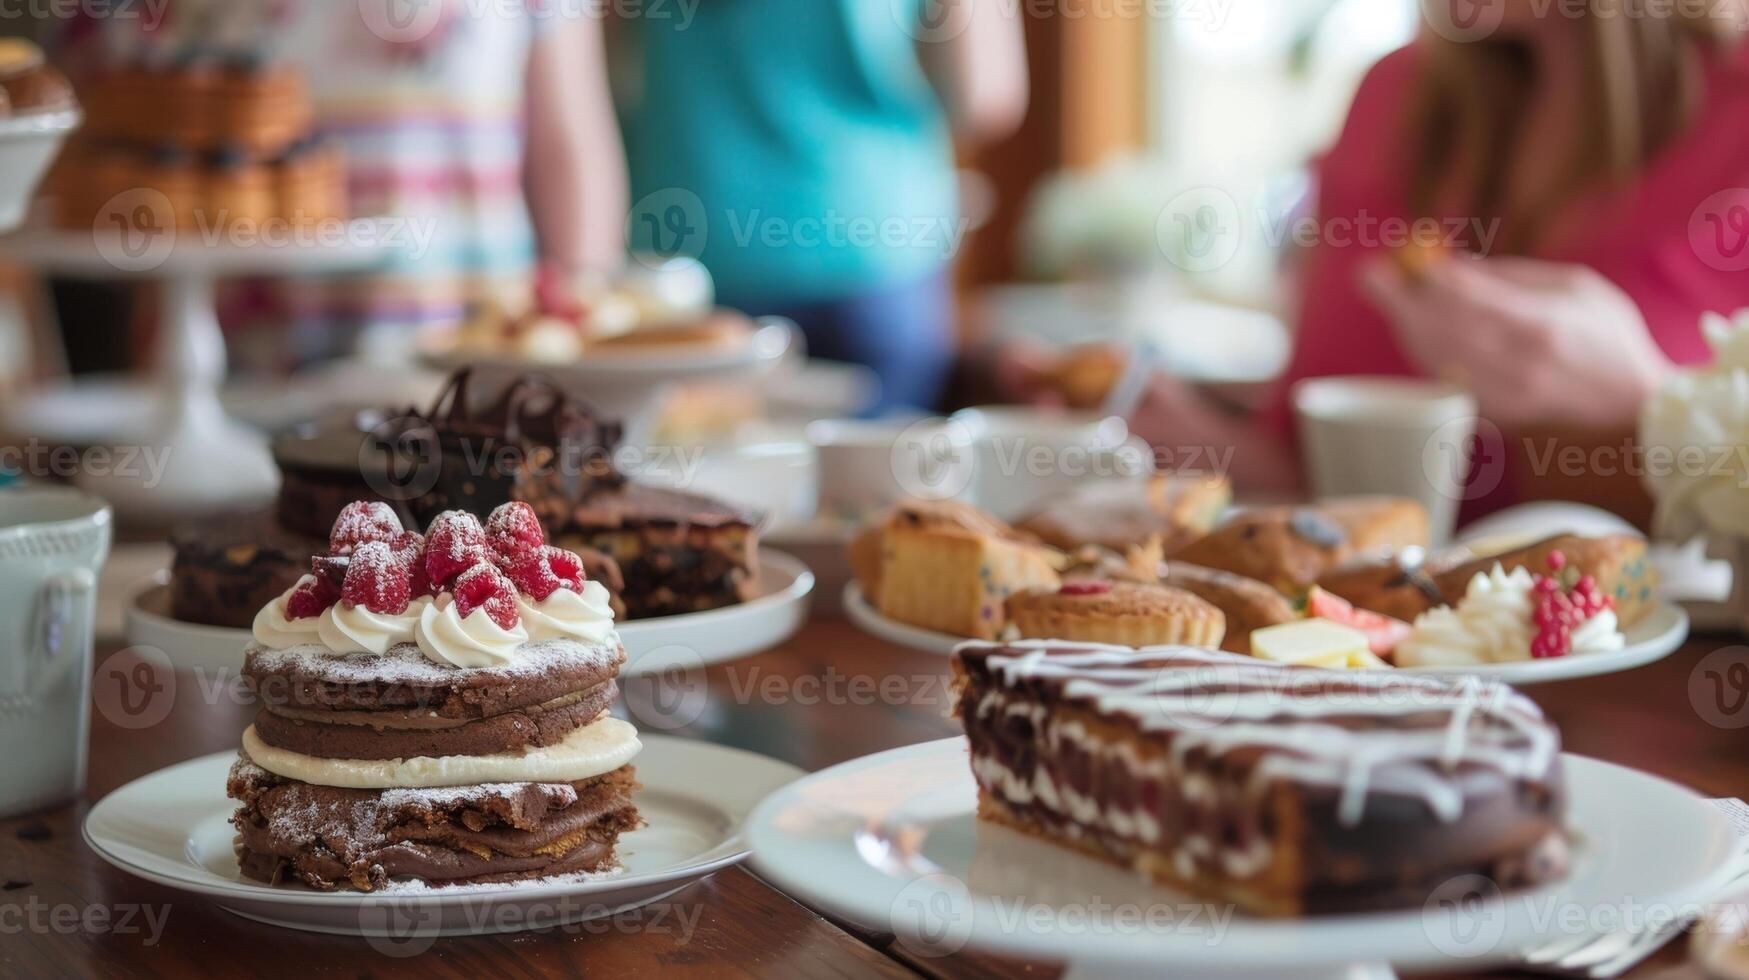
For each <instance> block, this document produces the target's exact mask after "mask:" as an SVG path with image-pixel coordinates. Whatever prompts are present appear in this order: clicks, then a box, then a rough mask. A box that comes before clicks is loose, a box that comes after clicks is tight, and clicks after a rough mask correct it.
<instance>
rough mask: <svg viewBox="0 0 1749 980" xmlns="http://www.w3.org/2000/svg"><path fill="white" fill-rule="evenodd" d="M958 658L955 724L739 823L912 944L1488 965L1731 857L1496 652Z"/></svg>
mask: <svg viewBox="0 0 1749 980" xmlns="http://www.w3.org/2000/svg"><path fill="white" fill-rule="evenodd" d="M952 667H953V674H954V682H953V683H954V696H955V714H956V715H957V716H958V717H959V719H960V720H961V722H962V723H963V724H964V726H965V737H963V738H954V739H947V740H943V741H938V742H929V743H924V744H920V745H913V746H908V747H905V748H900V749H895V750H892V751H889V752H884V753H880V754H877V755H873V756H868V757H865V758H862V759H857V760H853V761H850V762H847V763H844V764H841V765H838V766H835V767H832V768H830V769H826V770H823V771H821V772H818V773H814V774H812V775H810V776H808V777H805V778H804V779H802V780H799V781H798V782H796V783H793V784H791V785H789V786H787V787H785V788H783V789H781V790H779V791H778V792H777V793H775V794H774V795H773V796H772V797H771V798H770V799H768V800H766V801H765V802H764V803H762V804H760V806H759V807H758V808H757V809H756V810H755V811H754V814H753V816H752V818H751V820H750V821H749V824H748V830H747V834H748V839H749V842H750V844H751V846H752V848H753V858H752V860H753V863H754V866H755V867H756V868H757V869H758V870H759V872H760V874H761V875H762V876H763V877H765V878H766V879H767V880H769V881H771V882H772V883H773V884H775V885H777V886H778V887H779V888H781V889H783V890H784V891H786V892H788V893H790V894H793V895H796V896H798V897H799V898H801V899H802V900H803V901H806V902H807V903H808V904H810V905H818V906H820V907H823V908H826V909H829V910H831V911H832V912H834V913H836V914H838V915H841V916H843V917H845V918H847V919H849V920H850V921H853V922H855V923H857V924H859V925H860V926H862V927H865V928H868V929H871V930H873V931H877V932H892V933H895V934H897V935H899V936H900V937H901V938H902V939H904V940H905V941H906V942H907V943H910V944H916V945H918V946H919V947H920V948H921V949H922V950H923V951H924V952H925V953H926V954H930V955H949V954H952V953H956V952H959V951H960V950H962V949H979V950H985V951H990V952H994V953H999V954H1003V955H1009V956H1016V957H1023V958H1034V957H1037V958H1047V959H1050V960H1053V961H1061V960H1068V961H1069V962H1071V963H1073V964H1074V965H1075V966H1076V967H1078V968H1088V969H1101V968H1102V969H1103V970H1105V971H1110V972H1112V973H1115V972H1116V971H1117V970H1119V969H1126V968H1127V969H1137V968H1144V967H1145V968H1147V969H1149V970H1157V969H1158V966H1159V964H1160V963H1163V962H1169V963H1171V964H1172V967H1173V971H1174V973H1175V974H1179V973H1184V974H1185V975H1190V976H1201V975H1204V974H1215V973H1218V972H1221V971H1243V973H1244V975H1247V976H1275V975H1280V976H1292V977H1302V978H1303V977H1308V976H1321V975H1325V974H1328V975H1333V976H1334V975H1349V976H1351V975H1354V974H1352V973H1346V972H1343V971H1342V970H1341V969H1338V968H1340V967H1346V966H1348V965H1350V964H1367V963H1380V962H1389V963H1393V964H1396V965H1398V966H1402V967H1440V966H1443V967H1448V968H1449V967H1450V966H1451V965H1452V964H1453V963H1454V962H1461V963H1462V964H1463V965H1464V966H1465V967H1466V968H1472V969H1474V968H1481V967H1484V966H1487V965H1489V964H1491V963H1496V962H1502V961H1506V960H1509V959H1511V958H1513V957H1514V956H1516V955H1518V954H1520V953H1522V952H1523V951H1525V950H1526V949H1528V948H1530V947H1532V946H1534V945H1536V944H1538V943H1546V942H1548V941H1550V940H1551V939H1554V938H1558V935H1557V934H1555V933H1553V932H1552V930H1555V929H1558V928H1560V927H1559V926H1558V925H1552V924H1551V923H1552V922H1558V916H1557V917H1556V918H1553V919H1552V918H1551V915H1553V914H1554V913H1555V912H1556V911H1557V910H1558V909H1561V908H1574V909H1587V910H1596V909H1600V908H1606V909H1621V908H1628V907H1634V908H1648V907H1668V908H1676V907H1679V906H1680V905H1681V904H1682V903H1684V902H1688V901H1693V900H1696V899H1697V898H1699V897H1701V896H1704V895H1705V894H1707V892H1708V889H1710V888H1712V887H1714V886H1715V882H1717V881H1719V880H1721V879H1722V878H1723V877H1728V875H1729V874H1730V873H1731V869H1730V868H1729V863H1728V862H1727V861H1726V860H1725V859H1726V857H1727V856H1728V855H1729V854H1730V853H1732V852H1733V850H1734V848H1735V847H1736V844H1735V843H1734V840H1735V835H1734V832H1733V831H1732V829H1731V828H1730V826H1729V822H1728V819H1727V818H1726V817H1725V815H1723V814H1721V813H1719V812H1717V811H1716V810H1715V809H1714V808H1713V807H1711V806H1710V805H1709V804H1708V803H1707V802H1706V801H1705V800H1703V799H1702V798H1700V797H1699V796H1698V795H1696V794H1694V793H1693V792H1691V791H1689V790H1687V789H1684V788H1682V787H1680V786H1677V785H1675V784H1672V783H1668V782H1665V781H1663V780H1661V779H1658V778H1655V777H1653V776H1649V775H1646V774H1643V773H1639V772H1635V771H1633V770H1630V769H1626V768H1623V767H1620V766H1615V765H1611V764H1609V763H1605V762H1600V761H1597V760H1593V759H1587V758H1583V757H1578V756H1574V755H1571V754H1563V753H1562V752H1561V750H1560V735H1559V732H1558V731H1557V730H1556V729H1555V727H1554V725H1552V724H1551V723H1550V722H1549V721H1548V720H1547V719H1546V718H1544V716H1543V715H1542V713H1541V711H1540V710H1539V709H1538V708H1537V706H1536V705H1535V704H1534V703H1533V702H1532V701H1530V700H1529V699H1528V698H1526V697H1525V696H1524V695H1522V694H1519V693H1517V692H1515V691H1513V690H1512V689H1511V688H1508V687H1506V686H1504V685H1502V684H1499V683H1498V682H1494V681H1491V680H1483V679H1479V678H1474V677H1466V678H1461V679H1456V680H1449V679H1444V678H1436V677H1422V676H1413V675H1410V674H1407V673H1404V672H1400V671H1351V670H1328V669H1323V668H1291V667H1286V666H1283V665H1280V664H1272V663H1266V662H1263V661H1259V660H1257V659H1255V658H1251V657H1246V656H1243V655H1239V654H1233V653H1228V652H1225V651H1214V650H1204V649H1198V648H1193V647H1184V646H1156V647H1145V648H1141V649H1133V648H1129V647H1122V646H1112V645H1103V644H1094V643H1072V642H1065V641H1015V642H1013V643H1006V644H1005V643H988V642H981V641H968V642H966V643H964V644H962V645H961V646H960V648H959V650H958V651H957V652H956V653H955V654H954V657H953V660H952ZM1654 836H1655V837H1656V838H1657V839H1658V840H1660V841H1668V842H1670V846H1669V847H1668V848H1661V849H1659V850H1658V851H1657V852H1656V853H1653V852H1652V851H1651V850H1648V849H1647V848H1646V847H1644V846H1643V845H1644V842H1645V841H1646V840H1647V839H1649V838H1651V837H1654ZM1186 971H1188V972H1186ZM1093 975H1103V973H1101V972H1095V973H1094V974H1093Z"/></svg>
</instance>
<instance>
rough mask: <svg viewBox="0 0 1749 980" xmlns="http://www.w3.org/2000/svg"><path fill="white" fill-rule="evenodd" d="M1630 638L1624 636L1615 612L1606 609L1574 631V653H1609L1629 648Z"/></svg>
mask: <svg viewBox="0 0 1749 980" xmlns="http://www.w3.org/2000/svg"><path fill="white" fill-rule="evenodd" d="M1627 643H1628V638H1627V637H1625V636H1623V635H1622V632H1621V624H1619V623H1618V622H1616V618H1615V610H1613V609H1604V610H1601V611H1599V612H1598V613H1597V615H1595V616H1592V617H1591V618H1590V619H1587V620H1586V621H1585V622H1583V623H1580V624H1579V628H1578V629H1576V630H1574V631H1573V651H1572V652H1573V653H1575V654H1580V653H1608V652H1610V651H1612V650H1620V649H1621V648H1622V647H1625V646H1627Z"/></svg>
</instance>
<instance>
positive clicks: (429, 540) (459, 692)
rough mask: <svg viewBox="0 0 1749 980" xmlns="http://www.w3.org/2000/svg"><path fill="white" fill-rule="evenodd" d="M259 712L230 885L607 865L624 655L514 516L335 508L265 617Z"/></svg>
mask: <svg viewBox="0 0 1749 980" xmlns="http://www.w3.org/2000/svg"><path fill="white" fill-rule="evenodd" d="M253 629H254V635H255V642H254V643H252V644H251V645H250V646H249V648H248V651H247V653H246V655H245V665H244V673H245V676H247V677H248V679H249V681H250V683H251V685H252V687H253V689H254V690H255V692H256V694H257V696H258V699H259V701H260V702H261V705H262V707H261V710H260V712H259V714H258V715H257V716H256V719H255V723H254V724H253V725H252V726H250V727H249V729H248V730H247V731H245V732H244V733H243V747H242V752H241V753H240V754H239V757H238V760H237V763H236V764H235V765H234V766H233V767H232V769H231V774H230V779H229V783H228V787H227V788H228V791H229V793H230V795H231V796H232V797H233V798H234V799H236V800H238V801H239V803H240V804H241V805H240V807H239V808H238V810H237V812H236V815H235V816H234V817H233V818H232V820H233V823H234V824H235V825H236V827H237V832H238V859H239V863H240V866H241V868H242V870H243V873H244V874H245V875H247V876H249V877H251V878H256V879H259V880H262V881H267V882H271V883H275V884H278V883H281V882H298V883H301V884H304V885H306V886H309V887H312V888H317V889H323V890H331V889H337V888H352V889H357V890H361V891H372V890H377V889H380V888H383V887H385V886H388V885H390V884H391V883H392V882H394V881H396V880H398V879H416V880H419V881H423V882H425V883H427V884H433V885H441V884H453V883H460V882H503V881H510V880H515V879H521V878H538V877H547V876H551V875H557V874H568V873H573V872H597V871H606V870H611V869H613V868H615V867H616V866H617V857H616V852H615V846H616V842H617V840H618V838H619V835H620V834H621V833H622V832H624V831H626V830H630V829H633V828H635V827H637V826H638V825H639V819H638V814H637V809H636V807H635V806H634V805H633V802H632V792H633V790H634V789H635V788H636V782H635V778H634V774H633V770H632V768H631V766H630V764H629V763H630V761H631V759H632V757H633V756H634V755H635V754H636V753H637V751H638V739H637V733H636V731H635V730H634V729H633V728H632V726H631V725H629V724H628V723H626V722H624V721H621V720H619V719H616V718H613V717H611V716H610V715H609V714H608V709H609V708H610V707H611V706H612V704H613V702H614V700H615V699H616V697H617V696H618V686H617V683H616V681H615V677H616V676H617V674H618V672H619V668H620V665H621V664H622V663H623V662H624V660H625V651H624V649H623V647H621V645H620V643H619V640H618V637H617V635H616V634H615V632H614V629H613V616H612V612H611V611H610V609H609V605H608V597H607V592H606V589H605V588H603V587H602V585H601V584H600V583H598V582H594V581H590V580H588V579H586V578H585V577H584V573H583V567H582V561H581V559H579V558H578V557H577V556H576V555H573V554H570V553H569V552H565V551H563V550H560V549H558V548H554V547H551V546H549V545H547V544H546V540H545V536H544V533H543V532H542V531H541V529H540V526H539V524H538V522H537V521H536V520H535V518H534V513H533V511H532V510H531V509H530V508H528V507H527V506H526V505H522V504H516V503H512V504H507V505H505V506H503V507H500V508H499V509H498V510H496V511H494V512H493V514H492V516H491V518H490V520H488V521H487V522H486V524H484V525H481V523H480V522H479V521H478V520H476V519H475V518H473V517H472V516H471V515H469V514H467V513H465V512H460V511H451V512H446V513H443V514H440V515H438V517H437V519H436V520H435V521H433V523H432V527H431V529H430V533H429V535H425V536H421V535H419V534H417V533H413V532H409V531H404V530H402V527H401V524H400V521H399V519H398V518H397V517H396V516H395V514H394V512H393V510H392V509H391V508H389V507H388V506H387V505H385V504H382V503H363V502H361V503H358V504H355V505H352V506H349V507H347V508H345V509H344V510H343V511H342V513H341V515H340V518H339V520H338V521H337V522H336V524H335V526H334V529H333V533H332V535H331V538H330V540H329V542H328V545H327V549H326V553H325V554H323V555H321V556H318V557H317V558H315V559H314V560H313V561H312V563H311V571H310V573H309V574H307V575H305V576H303V577H302V578H301V579H300V580H299V581H298V582H297V584H296V585H295V586H293V587H292V588H291V589H290V590H288V591H287V592H286V593H285V594H284V595H282V596H279V597H277V598H275V599H274V600H273V601H271V602H270V603H268V604H266V605H265V606H263V607H262V609H261V610H260V612H259V613H258V614H257V615H256V617H255V621H254V627H253Z"/></svg>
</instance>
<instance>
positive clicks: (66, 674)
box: [0, 487, 110, 817]
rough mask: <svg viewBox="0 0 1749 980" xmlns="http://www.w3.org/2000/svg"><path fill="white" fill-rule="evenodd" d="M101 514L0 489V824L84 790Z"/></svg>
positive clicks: (79, 503)
mask: <svg viewBox="0 0 1749 980" xmlns="http://www.w3.org/2000/svg"><path fill="white" fill-rule="evenodd" d="M109 536H110V510H109V505H108V504H106V503H104V502H103V501H102V500H100V499H98V498H96V497H93V496H91V495H89V494H86V493H83V492H80V491H77V490H71V489H64V488H59V487H54V488H46V487H45V488H29V489H26V488H10V489H5V490H0V745H4V746H8V747H10V748H12V749H21V748H22V747H24V746H29V751H14V752H13V753H12V755H11V757H10V759H9V760H8V762H7V764H6V765H4V766H0V817H7V816H12V815H14V814H18V813H24V812H27V811H30V810H38V809H42V808H44V807H49V806H56V805H59V804H62V803H67V802H69V801H71V800H73V799H74V798H76V797H77V796H78V795H79V794H80V793H82V792H84V789H85V747H86V738H87V732H88V729H89V726H88V724H87V722H88V720H89V717H90V704H91V698H90V690H91V669H92V667H91V646H92V639H93V637H92V633H93V619H94V618H95V616H96V612H97V571H98V569H99V568H101V567H102V565H103V561H104V559H105V558H106V557H107V556H108V554H109Z"/></svg>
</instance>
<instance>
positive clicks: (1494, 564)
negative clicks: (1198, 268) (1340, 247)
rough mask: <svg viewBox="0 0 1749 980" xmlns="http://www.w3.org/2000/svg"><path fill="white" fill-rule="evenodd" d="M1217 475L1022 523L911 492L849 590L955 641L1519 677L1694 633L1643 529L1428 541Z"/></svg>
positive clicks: (1622, 660)
mask: <svg viewBox="0 0 1749 980" xmlns="http://www.w3.org/2000/svg"><path fill="white" fill-rule="evenodd" d="M1224 491H1225V488H1224V484H1222V483H1220V482H1219V481H1218V480H1216V481H1211V480H1210V479H1209V478H1206V477H1192V476H1169V475H1156V476H1154V477H1152V478H1151V479H1149V480H1147V481H1139V482H1135V483H1132V484H1128V485H1123V486H1114V485H1109V484H1108V485H1103V486H1100V487H1099V488H1098V489H1097V490H1093V489H1090V490H1088V491H1086V492H1084V493H1081V494H1077V495H1074V496H1072V498H1071V499H1069V500H1066V501H1063V502H1058V503H1055V504H1052V505H1050V506H1048V507H1047V508H1046V510H1045V511H1044V512H1041V514H1039V515H1035V516H1033V517H1031V518H1028V519H1027V520H1024V521H1022V522H1020V523H1019V524H1018V525H1015V526H1010V525H1007V524H1005V523H1002V522H1000V521H997V520H995V519H994V518H992V517H990V516H989V515H987V514H983V513H981V512H980V511H978V510H977V509H976V508H973V507H971V506H969V505H966V504H962V503H957V502H920V501H907V502H904V503H901V504H900V505H899V506H897V507H895V508H894V509H893V510H892V511H891V512H890V513H889V514H887V515H884V516H883V517H882V518H881V519H879V520H878V521H877V522H875V523H874V524H873V525H871V526H870V527H868V528H866V529H865V530H864V531H863V532H862V533H861V534H860V535H859V536H858V537H857V538H856V540H855V541H854V542H853V543H852V545H851V563H852V567H853V569H854V570H855V572H856V581H855V582H853V583H851V584H850V585H849V586H847V587H846V591H845V607H846V610H847V611H848V613H849V615H850V616H851V618H852V619H853V621H855V622H856V623H857V624H858V625H859V626H861V627H862V628H863V629H865V630H867V631H869V632H871V633H874V634H875V635H878V636H881V637H883V638H885V639H888V640H890V641H892V642H895V643H899V644H903V645H906V646H910V647H915V648H918V649H923V650H928V651H932V652H936V653H940V654H942V655H947V654H949V653H951V652H952V651H953V649H954V647H955V646H956V645H957V644H958V643H960V642H962V641H964V640H967V639H975V640H999V639H1016V638H1018V639H1059V640H1075V641H1087V642H1097V643H1115V644H1120V645H1125V646H1133V647H1139V646H1146V645H1150V644H1159V643H1182V644H1187V645H1192V646H1202V647H1207V648H1211V649H1215V648H1218V649H1223V650H1227V651H1229V652H1233V653H1241V654H1247V655H1251V656H1254V657H1258V658H1262V659H1266V660H1271V661H1275V662H1279V663H1284V664H1291V665H1300V666H1317V667H1343V668H1356V669H1359V668H1376V669H1395V670H1398V671H1401V672H1406V673H1417V674H1429V675H1439V676H1464V675H1477V676H1485V677H1491V678H1495V679H1499V680H1506V681H1510V682H1513V683H1519V684H1528V683H1538V682H1544V681H1556V680H1565V679H1570V678H1576V677H1585V676H1590V675H1594V674H1602V673H1611V672H1614V671H1619V670H1627V669H1631V668H1633V667H1638V666H1642V665H1644V664H1646V663H1650V662H1652V661H1654V660H1657V659H1659V658H1661V657H1664V656H1667V655H1669V654H1670V653H1671V652H1672V651H1674V650H1675V649H1676V648H1677V647H1679V646H1680V645H1681V644H1682V641H1683V640H1684V639H1686V638H1687V635H1688V620H1687V616H1686V615H1685V614H1684V613H1683V612H1682V610H1681V609H1679V608H1678V607H1676V606H1675V605H1674V604H1672V603H1669V602H1665V601H1663V600H1661V599H1660V598H1659V597H1658V594H1657V576H1656V571H1655V569H1654V568H1653V566H1652V564H1651V563H1650V562H1649V561H1648V560H1647V557H1646V543H1645V541H1644V540H1643V539H1642V538H1640V537H1638V536H1636V535H1632V534H1604V535H1595V536H1581V535H1575V534H1556V535H1552V536H1549V537H1545V538H1542V539H1540V540H1534V541H1529V542H1521V543H1519V544H1517V545H1514V546H1512V547H1510V548H1504V549H1500V548H1496V549H1491V550H1489V551H1480V550H1473V549H1472V548H1467V547H1451V548H1444V549H1432V548H1429V547H1428V526H1427V515H1426V513H1425V511H1423V510H1422V508H1421V507H1420V506H1419V505H1418V504H1416V503H1415V502H1414V501H1410V500H1403V499H1397V498H1386V497H1353V498H1342V499H1334V500H1327V501H1320V502H1318V503H1314V504H1306V505H1300V506H1279V507H1260V508H1249V509H1243V510H1238V511H1235V512H1232V513H1231V514H1229V515H1228V516H1226V517H1225V518H1224V519H1216V517H1215V514H1217V513H1218V512H1219V510H1220V506H1219V505H1213V506H1211V505H1210V501H1219V503H1220V504H1224V503H1225V499H1224ZM1126 494H1127V499H1125V496H1124V495H1126ZM1186 500H1190V501H1200V502H1201V503H1200V504H1199V505H1196V506H1186V505H1185V501H1186ZM1101 515H1117V516H1115V517H1113V519H1112V520H1109V521H1101V520H1100V519H1099V518H1100V516H1101Z"/></svg>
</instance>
